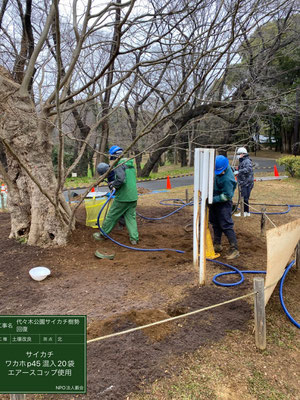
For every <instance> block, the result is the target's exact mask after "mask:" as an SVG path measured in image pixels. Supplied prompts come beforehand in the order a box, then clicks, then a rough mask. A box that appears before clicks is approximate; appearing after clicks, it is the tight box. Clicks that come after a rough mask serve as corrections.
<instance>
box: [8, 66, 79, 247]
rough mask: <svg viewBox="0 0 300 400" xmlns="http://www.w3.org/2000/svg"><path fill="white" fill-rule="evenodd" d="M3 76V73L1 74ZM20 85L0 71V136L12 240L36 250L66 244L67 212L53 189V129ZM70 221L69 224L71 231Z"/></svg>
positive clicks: (68, 211) (68, 212)
mask: <svg viewBox="0 0 300 400" xmlns="http://www.w3.org/2000/svg"><path fill="white" fill-rule="evenodd" d="M1 72H2V70H1ZM19 87H20V86H19V85H18V84H17V83H15V82H14V81H12V80H11V79H9V78H7V77H6V76H4V75H2V73H0V113H1V114H2V115H3V116H4V117H3V118H2V121H1V131H0V137H1V140H2V142H3V144H4V145H5V148H6V154H7V159H8V179H9V182H7V184H8V187H9V196H8V209H9V211H10V213H11V233H10V237H11V238H17V239H18V238H20V237H23V238H27V239H28V244H31V245H38V246H49V245H64V244H66V242H67V236H68V232H69V229H68V228H69V227H68V225H69V222H70V214H71V210H70V208H69V205H68V204H67V203H66V201H65V200H64V197H63V194H62V192H61V190H59V191H58V192H56V191H57V180H56V177H55V174H54V170H53V165H52V160H51V153H52V141H51V133H52V130H53V125H52V124H50V121H49V119H48V118H47V116H45V115H43V113H40V114H38V113H37V111H36V109H35V106H34V104H33V102H32V100H31V98H30V95H28V96H20V94H19ZM73 227H74V223H73V224H71V229H72V228H73Z"/></svg>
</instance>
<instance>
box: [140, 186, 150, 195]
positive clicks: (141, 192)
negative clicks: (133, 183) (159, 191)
mask: <svg viewBox="0 0 300 400" xmlns="http://www.w3.org/2000/svg"><path fill="white" fill-rule="evenodd" d="M137 191H138V194H147V193H151V190H149V189H146V188H143V187H138V188H137Z"/></svg>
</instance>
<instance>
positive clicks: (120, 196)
mask: <svg viewBox="0 0 300 400" xmlns="http://www.w3.org/2000/svg"><path fill="white" fill-rule="evenodd" d="M122 153H123V149H122V148H121V147H119V146H112V147H111V148H110V149H109V155H110V160H111V161H114V160H116V159H117V158H119V157H120V156H121V155H122ZM106 171H107V170H106ZM108 186H109V188H110V190H113V189H115V198H114V201H113V203H112V205H111V207H110V209H109V211H108V213H107V216H106V217H105V219H104V222H103V224H102V230H103V231H104V232H105V233H107V234H109V233H110V232H111V231H112V229H113V228H114V226H115V225H116V223H117V222H118V221H119V219H120V218H121V217H122V216H124V219H125V224H126V227H127V229H128V232H129V238H130V242H131V244H133V245H136V244H137V243H138V240H139V234H138V230H137V223H136V205H137V199H138V193H137V187H136V171H135V167H134V161H133V160H128V159H126V158H121V159H120V160H119V161H118V163H117V166H116V168H115V169H114V177H113V180H108Z"/></svg>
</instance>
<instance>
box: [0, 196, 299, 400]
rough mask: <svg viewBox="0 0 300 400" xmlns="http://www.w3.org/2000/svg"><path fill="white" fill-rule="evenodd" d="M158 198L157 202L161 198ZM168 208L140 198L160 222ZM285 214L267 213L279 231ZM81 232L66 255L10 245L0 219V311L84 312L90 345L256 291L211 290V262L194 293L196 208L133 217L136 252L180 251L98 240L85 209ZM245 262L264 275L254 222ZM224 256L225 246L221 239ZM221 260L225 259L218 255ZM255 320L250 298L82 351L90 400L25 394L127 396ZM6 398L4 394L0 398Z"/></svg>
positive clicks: (246, 227) (5, 218)
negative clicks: (37, 272)
mask: <svg viewBox="0 0 300 400" xmlns="http://www.w3.org/2000/svg"><path fill="white" fill-rule="evenodd" d="M159 199H160V198H159ZM173 210H174V207H171V206H168V207H166V206H164V207H163V206H161V205H158V196H154V195H149V196H148V195H145V196H142V198H141V200H140V201H139V206H138V211H139V212H140V213H141V214H143V215H146V216H152V217H159V216H162V215H165V214H167V213H168V212H170V211H173ZM294 218H295V216H291V213H290V214H287V215H285V216H284V217H283V218H282V216H281V217H280V216H273V220H274V221H275V222H276V223H278V224H282V223H285V222H288V221H289V220H292V219H294ZM77 219H78V222H77V229H76V231H75V232H74V234H73V236H72V238H71V241H70V244H69V245H68V246H67V247H65V248H54V249H40V248H36V247H29V246H26V245H24V244H20V243H17V242H15V241H14V240H12V239H7V237H8V234H9V223H10V217H9V215H8V214H6V213H2V214H1V213H0V238H1V239H0V244H1V269H0V288H1V298H0V313H1V314H2V315H6V314H10V315H14V314H70V315H71V314H86V315H87V316H88V338H94V337H99V336H102V335H106V334H110V333H113V332H118V331H121V330H125V329H128V328H132V327H136V326H139V325H144V324H147V323H150V322H154V321H157V320H160V319H165V318H168V317H169V316H175V315H180V314H183V313H185V312H188V311H192V310H196V309H200V308H202V307H205V306H208V305H212V304H216V303H221V302H223V301H225V300H228V299H231V298H234V297H238V296H240V295H242V294H245V293H249V292H251V291H252V278H250V277H249V276H248V277H246V279H245V282H244V283H243V285H240V286H237V287H234V288H231V289H227V288H222V287H217V286H215V285H214V284H213V283H212V282H211V278H212V277H213V275H214V274H215V273H217V272H220V271H221V270H223V269H220V268H219V266H218V265H216V264H212V263H208V265H207V285H206V286H205V287H199V286H198V284H197V279H198V274H197V272H196V271H195V270H194V267H193V263H192V232H188V229H186V230H185V229H184V227H185V226H187V225H188V224H190V223H191V222H192V208H190V207H189V208H185V209H184V210H182V211H181V212H179V213H176V214H174V215H173V216H172V217H171V218H167V219H163V220H159V221H146V220H144V219H142V218H140V217H139V218H138V226H139V234H140V242H139V245H138V247H141V248H161V247H164V248H172V249H180V250H184V251H185V253H184V254H179V253H176V252H173V251H160V252H138V251H132V250H129V249H127V248H122V247H118V246H117V245H115V244H114V243H112V242H111V241H109V240H106V241H95V240H94V239H93V238H92V233H94V232H95V231H96V230H94V229H92V228H88V227H86V226H85V224H84V221H85V211H84V209H83V208H80V210H79V212H78V214H77ZM235 221H236V225H235V227H236V232H237V236H238V240H239V248H240V252H241V256H240V257H239V258H238V259H237V260H235V262H234V263H233V264H234V265H235V266H237V267H242V269H256V270H261V269H265V266H266V244H265V239H264V237H262V236H260V233H259V232H260V217H259V216H253V217H252V218H249V219H247V224H245V223H244V221H242V220H238V219H236V220H235ZM112 236H113V237H114V238H115V239H116V240H118V241H119V242H121V243H124V244H126V245H129V240H128V234H127V231H126V230H124V231H120V230H117V229H115V230H114V231H113V232H112ZM224 246H225V252H224V254H226V250H228V244H227V243H226V241H225V240H224ZM96 250H99V251H100V252H105V253H107V254H112V253H115V258H114V259H113V260H100V259H98V258H96V257H95V256H94V253H95V251H96ZM219 260H221V261H222V260H223V261H225V262H226V260H225V259H224V258H222V257H221V258H219ZM39 265H43V266H47V267H48V268H50V269H51V275H50V276H49V277H48V278H47V279H46V280H44V281H42V282H36V281H33V280H32V279H31V278H30V276H29V274H28V271H29V269H30V268H32V267H34V266H39ZM251 318H253V316H252V307H251V304H250V302H249V301H245V300H239V301H237V302H234V303H230V304H227V305H224V306H222V307H218V308H216V309H213V310H212V311H207V312H204V313H200V314H196V315H194V316H191V317H189V318H185V319H180V320H177V321H175V322H169V323H167V324H162V325H158V326H156V327H152V328H147V329H145V330H141V331H137V332H133V333H130V334H127V335H124V336H117V337H115V338H110V339H107V340H103V341H100V342H94V343H90V344H88V391H87V394H86V395H54V394H53V395H50V394H49V395H30V398H31V399H73V398H76V399H86V400H97V399H113V400H115V399H116V400H117V399H125V398H126V396H127V395H128V394H129V393H132V392H135V391H138V390H140V389H141V388H142V387H143V386H144V385H146V384H149V383H151V382H153V381H155V380H156V379H158V378H160V377H165V376H166V375H168V374H169V373H171V371H172V373H173V372H174V371H177V370H179V367H176V366H174V363H173V364H172V360H174V358H175V357H177V356H181V355H184V354H187V353H191V354H192V353H193V352H195V351H196V350H197V349H199V347H201V346H202V345H204V344H207V343H214V342H216V341H218V340H220V339H221V338H222V337H224V336H225V335H226V334H227V332H228V331H233V330H241V331H243V330H245V329H247V323H248V322H249V320H250V319H251ZM8 398H9V397H8V395H0V399H1V400H6V399H8Z"/></svg>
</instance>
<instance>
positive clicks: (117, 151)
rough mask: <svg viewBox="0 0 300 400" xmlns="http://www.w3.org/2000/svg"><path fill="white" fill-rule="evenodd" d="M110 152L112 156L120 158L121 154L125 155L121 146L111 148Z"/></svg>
mask: <svg viewBox="0 0 300 400" xmlns="http://www.w3.org/2000/svg"><path fill="white" fill-rule="evenodd" d="M108 152H109V154H110V155H111V156H114V155H116V156H117V155H118V156H119V155H120V154H122V153H123V149H121V147H119V146H111V148H110V149H109V151H108Z"/></svg>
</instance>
